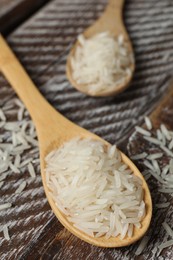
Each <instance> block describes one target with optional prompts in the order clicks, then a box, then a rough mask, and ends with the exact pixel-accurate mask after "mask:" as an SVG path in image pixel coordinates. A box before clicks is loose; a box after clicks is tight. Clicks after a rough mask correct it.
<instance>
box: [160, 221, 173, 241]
mask: <svg viewBox="0 0 173 260" xmlns="http://www.w3.org/2000/svg"><path fill="white" fill-rule="evenodd" d="M162 226H163V227H164V229H165V230H166V232H167V233H168V235H169V236H171V237H172V238H173V230H172V229H171V227H170V226H169V225H168V223H166V222H163V223H162Z"/></svg>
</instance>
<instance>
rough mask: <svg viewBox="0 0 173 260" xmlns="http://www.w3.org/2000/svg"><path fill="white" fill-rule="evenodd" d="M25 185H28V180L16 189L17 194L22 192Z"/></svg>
mask: <svg viewBox="0 0 173 260" xmlns="http://www.w3.org/2000/svg"><path fill="white" fill-rule="evenodd" d="M25 187H26V181H23V182H22V183H21V184H20V185H19V187H18V188H17V190H16V191H15V193H16V194H18V193H21V192H22V191H23V190H24V189H25Z"/></svg>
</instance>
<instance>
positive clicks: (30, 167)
mask: <svg viewBox="0 0 173 260" xmlns="http://www.w3.org/2000/svg"><path fill="white" fill-rule="evenodd" d="M28 171H29V174H30V175H31V177H32V178H35V177H36V173H35V170H34V167H33V165H32V163H29V164H28Z"/></svg>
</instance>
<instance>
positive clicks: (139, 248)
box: [135, 236, 150, 255]
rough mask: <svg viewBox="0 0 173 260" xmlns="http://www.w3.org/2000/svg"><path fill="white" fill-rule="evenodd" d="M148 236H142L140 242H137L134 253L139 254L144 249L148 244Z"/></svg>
mask: <svg viewBox="0 0 173 260" xmlns="http://www.w3.org/2000/svg"><path fill="white" fill-rule="evenodd" d="M149 239H150V237H149V236H144V237H143V238H142V240H141V242H140V243H139V246H138V247H137V250H136V252H135V255H140V254H141V253H142V252H143V250H144V249H145V247H146V246H147V244H148V241H149Z"/></svg>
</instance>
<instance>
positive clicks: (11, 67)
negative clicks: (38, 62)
mask: <svg viewBox="0 0 173 260" xmlns="http://www.w3.org/2000/svg"><path fill="white" fill-rule="evenodd" d="M0 71H1V72H2V74H3V75H4V76H5V77H6V79H7V80H8V82H9V83H10V84H11V86H12V87H13V88H14V90H15V91H16V93H17V94H18V96H19V97H20V99H21V100H22V101H23V102H24V104H25V106H26V107H27V109H28V110H29V112H30V115H31V117H32V119H33V121H34V123H35V125H36V127H37V125H38V128H40V127H39V126H40V125H41V126H42V127H41V128H44V125H45V124H46V125H47V124H49V118H50V116H49V115H50V114H51V115H52V113H53V114H54V113H55V114H56V119H57V116H59V118H60V119H62V118H63V120H66V119H65V118H64V117H63V116H62V115H61V114H59V113H57V111H55V109H54V108H53V107H52V106H51V105H50V104H49V103H48V102H47V101H46V100H45V99H44V97H43V96H42V95H41V94H40V92H39V91H38V89H37V87H36V86H35V85H34V83H33V82H32V80H31V79H30V77H29V76H28V74H27V72H26V71H25V70H24V68H23V67H22V65H21V64H20V63H19V61H18V60H17V58H16V56H15V55H14V53H13V52H12V50H11V49H10V47H9V46H8V45H7V43H6V41H5V40H4V39H3V37H2V36H1V35H0ZM45 119H46V120H45ZM45 121H46V123H45Z"/></svg>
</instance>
